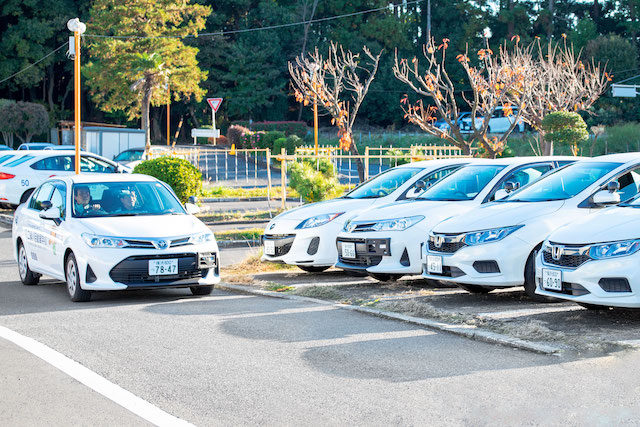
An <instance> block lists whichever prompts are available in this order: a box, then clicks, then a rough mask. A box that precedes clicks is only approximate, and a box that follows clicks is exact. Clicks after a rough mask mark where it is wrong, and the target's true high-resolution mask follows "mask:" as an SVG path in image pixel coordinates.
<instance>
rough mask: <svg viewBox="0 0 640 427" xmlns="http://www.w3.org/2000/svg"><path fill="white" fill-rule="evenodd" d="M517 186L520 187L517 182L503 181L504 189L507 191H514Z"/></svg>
mask: <svg viewBox="0 0 640 427" xmlns="http://www.w3.org/2000/svg"><path fill="white" fill-rule="evenodd" d="M518 188H520V183H519V182H513V181H507V182H505V183H504V189H505V190H506V191H507V193H511V192H512V191H516V190H517V189H518Z"/></svg>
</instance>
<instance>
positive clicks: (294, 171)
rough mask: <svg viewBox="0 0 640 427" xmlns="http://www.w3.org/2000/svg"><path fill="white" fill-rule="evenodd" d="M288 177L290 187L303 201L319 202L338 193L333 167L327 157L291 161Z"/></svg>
mask: <svg viewBox="0 0 640 427" xmlns="http://www.w3.org/2000/svg"><path fill="white" fill-rule="evenodd" d="M316 167H317V170H316ZM289 179H290V181H289V182H290V186H291V188H293V189H294V190H296V191H297V192H298V194H300V196H301V197H302V199H303V200H304V201H305V202H319V201H322V200H327V199H332V198H334V197H337V196H339V195H340V187H339V185H338V176H337V174H336V170H335V167H334V166H333V164H332V163H331V162H330V161H329V160H327V159H320V160H319V161H314V160H304V161H302V162H293V163H292V164H290V166H289Z"/></svg>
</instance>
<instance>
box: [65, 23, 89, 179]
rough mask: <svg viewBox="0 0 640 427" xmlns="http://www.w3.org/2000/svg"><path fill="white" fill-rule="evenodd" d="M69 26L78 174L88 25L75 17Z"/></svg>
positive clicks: (77, 169)
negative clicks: (83, 54)
mask: <svg viewBox="0 0 640 427" xmlns="http://www.w3.org/2000/svg"><path fill="white" fill-rule="evenodd" d="M67 28H68V29H69V31H72V32H73V45H72V44H71V41H72V38H71V37H69V53H70V54H71V55H72V56H73V87H74V100H75V101H74V104H75V129H74V132H75V133H74V139H75V144H76V164H75V168H76V174H79V173H80V35H81V34H83V33H84V32H85V31H86V30H87V26H86V25H85V24H84V23H82V22H80V19H78V18H73V19H69V21H68V22H67Z"/></svg>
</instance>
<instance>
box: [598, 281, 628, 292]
mask: <svg viewBox="0 0 640 427" xmlns="http://www.w3.org/2000/svg"><path fill="white" fill-rule="evenodd" d="M598 285H600V287H601V288H602V290H603V291H605V292H631V286H629V281H628V280H627V279H625V278H624V277H606V278H603V279H600V281H599V282H598Z"/></svg>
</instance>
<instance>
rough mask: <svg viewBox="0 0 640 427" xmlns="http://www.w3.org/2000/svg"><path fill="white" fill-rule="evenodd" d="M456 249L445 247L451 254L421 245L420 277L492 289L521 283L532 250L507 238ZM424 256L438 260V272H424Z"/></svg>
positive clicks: (518, 240)
mask: <svg viewBox="0 0 640 427" xmlns="http://www.w3.org/2000/svg"><path fill="white" fill-rule="evenodd" d="M459 246H460V247H459V248H458V247H451V248H447V250H450V251H453V252H438V251H437V249H435V250H434V248H433V247H432V248H431V249H429V245H428V244H425V245H424V250H423V258H422V261H423V264H424V265H423V273H422V275H423V276H424V277H426V278H429V279H434V280H441V281H445V282H454V283H460V284H465V285H478V286H486V287H492V288H497V287H512V286H522V285H523V284H524V268H525V265H526V263H527V258H528V257H529V254H530V253H531V251H532V250H533V249H534V248H533V247H531V246H530V244H528V243H526V242H525V241H523V240H521V239H519V238H517V237H516V236H513V235H511V236H507V237H506V238H504V239H503V240H500V241H498V242H494V243H486V244H482V245H476V246H467V245H464V244H460V245H459ZM454 250H455V251H454ZM428 256H436V257H441V258H442V273H440V274H438V273H433V272H429V271H428V265H427V260H428V259H427V257H428Z"/></svg>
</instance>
